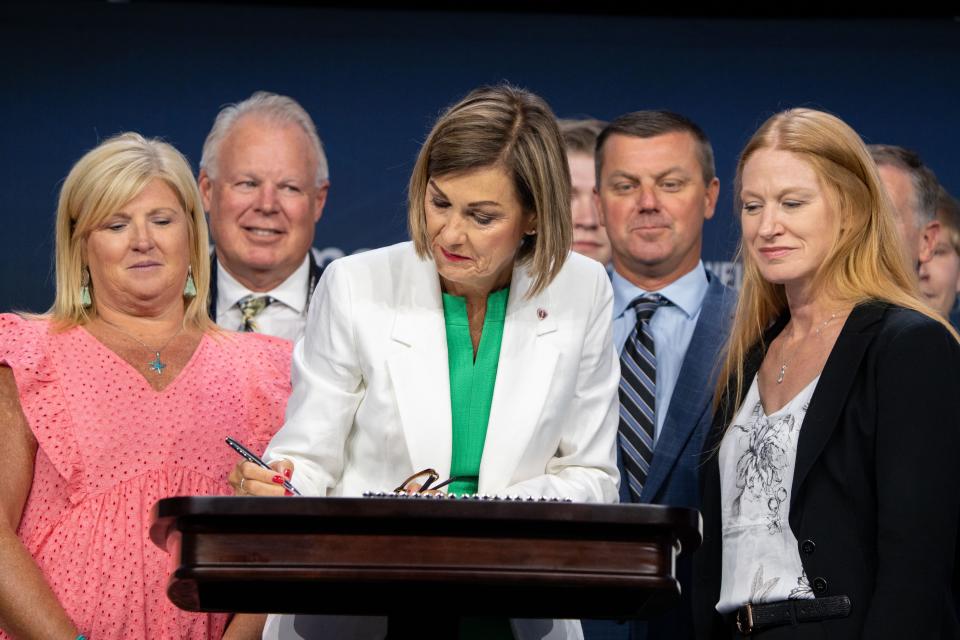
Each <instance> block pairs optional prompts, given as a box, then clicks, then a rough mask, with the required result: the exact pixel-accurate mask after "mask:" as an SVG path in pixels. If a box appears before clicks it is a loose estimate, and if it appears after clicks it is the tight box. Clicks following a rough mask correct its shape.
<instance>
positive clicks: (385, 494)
mask: <svg viewBox="0 0 960 640" xmlns="http://www.w3.org/2000/svg"><path fill="white" fill-rule="evenodd" d="M363 497H364V498H396V499H398V500H460V501H470V502H473V501H478V500H495V501H499V502H573V500H571V499H570V498H548V497H546V496H538V497H533V496H498V495H492V496H488V495H481V494H477V493H471V494H469V495H462V496H458V495H452V494H449V493H427V494H423V493H414V494H410V493H394V492H393V491H366V492H364V494H363Z"/></svg>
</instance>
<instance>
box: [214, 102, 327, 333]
mask: <svg viewBox="0 0 960 640" xmlns="http://www.w3.org/2000/svg"><path fill="white" fill-rule="evenodd" d="M199 182H200V193H201V195H202V197H203V206H204V208H205V209H206V211H207V214H208V215H209V217H210V235H211V237H212V238H213V244H214V251H213V253H212V255H211V278H210V287H211V291H210V317H211V318H212V319H213V320H214V321H215V322H216V323H217V324H219V325H220V326H222V327H224V328H226V329H233V330H239V331H257V332H260V333H265V334H269V335H274V336H279V337H281V338H286V339H287V340H294V341H295V340H297V339H299V338H300V337H301V335H302V334H303V327H304V324H305V322H306V314H307V308H308V306H309V304H310V298H311V296H312V294H313V289H314V288H315V287H316V285H317V282H318V281H319V280H320V274H321V273H322V270H323V269H322V266H321V265H320V264H319V263H318V261H317V258H316V256H315V255H314V253H313V252H312V251H311V247H312V245H313V236H314V228H315V226H316V223H317V222H318V221H319V220H320V216H321V215H322V214H323V206H324V204H325V203H326V199H327V191H328V190H329V187H330V181H329V172H328V169H327V158H326V156H325V155H324V152H323V145H322V144H321V142H320V138H319V136H318V135H317V130H316V127H315V126H314V124H313V120H311V118H310V116H309V114H307V112H306V111H305V110H304V109H303V107H301V106H300V105H299V104H298V103H297V102H296V101H295V100H293V99H292V98H289V97H287V96H281V95H277V94H273V93H268V92H265V91H258V92H256V93H254V94H253V95H252V96H250V97H249V98H247V99H246V100H244V101H242V102H238V103H236V104H231V105H228V106H227V107H224V108H223V109H222V110H221V111H220V113H218V114H217V117H216V119H215V120H214V123H213V128H212V129H211V130H210V133H209V134H208V135H207V139H206V141H205V142H204V144H203V157H202V159H201V161H200V175H199Z"/></svg>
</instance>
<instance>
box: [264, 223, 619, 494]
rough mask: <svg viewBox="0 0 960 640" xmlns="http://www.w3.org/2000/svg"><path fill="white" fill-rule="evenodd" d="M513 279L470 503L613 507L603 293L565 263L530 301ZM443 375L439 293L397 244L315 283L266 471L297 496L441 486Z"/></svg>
mask: <svg viewBox="0 0 960 640" xmlns="http://www.w3.org/2000/svg"><path fill="white" fill-rule="evenodd" d="M531 282H532V280H531V278H530V277H529V275H528V274H527V273H526V269H524V268H517V269H515V270H514V273H513V279H512V282H511V286H510V297H509V300H508V302H507V311H506V318H505V322H504V328H503V340H502V342H501V346H500V360H499V365H498V367H497V380H496V385H495V388H494V392H493V403H492V406H491V409H490V420H489V423H488V426H487V436H486V441H485V443H484V449H483V457H482V460H481V463H480V477H479V492H480V493H482V494H491V495H492V494H500V495H505V494H509V495H522V496H540V495H543V496H556V497H562V498H570V499H572V500H574V501H577V502H615V501H616V500H617V483H618V480H619V474H618V471H617V466H616V449H615V443H616V433H617V421H618V410H619V400H618V396H617V388H618V385H619V381H620V367H619V362H618V360H617V356H616V352H615V351H614V348H613V346H612V339H611V335H612V334H611V322H610V318H611V305H612V300H613V295H612V291H611V288H610V282H609V279H608V277H607V274H606V272H605V271H604V269H603V267H602V266H601V265H600V264H599V263H598V262H595V261H593V260H590V259H588V258H584V257H582V256H580V255H578V254H575V253H571V254H570V255H569V256H568V258H567V260H566V262H565V264H564V266H563V269H562V270H561V271H560V273H559V274H558V275H557V277H556V278H555V279H554V281H553V282H552V283H551V284H550V285H549V286H548V287H547V288H546V289H545V290H544V291H542V292H541V293H539V294H538V295H536V296H534V297H533V298H531V299H528V298H526V292H527V289H528V287H529V286H530V284H531ZM451 424H452V423H451V409H450V375H449V363H448V360H447V342H446V328H445V324H444V316H443V303H442V299H441V294H440V279H439V277H438V275H437V270H436V267H435V266H434V263H433V261H432V260H430V259H427V260H421V259H420V258H418V257H417V256H416V254H415V253H414V250H413V244H412V243H410V242H405V243H401V244H397V245H393V246H391V247H385V248H383V249H377V250H374V251H368V252H365V253H361V254H357V255H352V256H348V257H344V258H340V259H339V260H336V261H334V262H333V263H331V264H330V265H329V266H328V267H327V268H326V270H325V271H324V274H323V277H322V278H321V280H320V284H319V285H318V286H317V290H316V292H315V294H314V300H313V302H312V303H311V304H310V312H309V315H308V318H307V328H306V333H305V335H304V337H303V338H302V339H301V340H300V341H299V342H297V344H296V347H295V348H294V353H293V394H292V395H291V397H290V402H289V404H288V405H287V414H286V423H285V424H284V426H283V427H282V428H281V429H280V431H279V432H278V433H277V434H276V436H274V438H273V440H272V442H271V443H270V445H269V446H268V448H267V452H266V457H267V459H268V460H277V459H280V458H287V459H289V460H291V461H293V463H294V474H293V483H294V485H296V487H297V488H298V489H299V490H300V491H301V492H303V493H304V494H305V495H314V496H358V495H360V494H362V493H363V492H364V491H391V490H393V489H394V488H395V487H396V486H397V485H398V484H399V483H400V482H401V481H402V480H404V479H405V478H406V477H407V476H409V475H411V474H412V473H414V472H416V471H420V470H422V469H425V468H428V467H429V468H433V469H436V470H437V472H438V473H439V474H440V476H441V479H446V477H447V476H448V475H449V473H450V461H451V455H452V427H451Z"/></svg>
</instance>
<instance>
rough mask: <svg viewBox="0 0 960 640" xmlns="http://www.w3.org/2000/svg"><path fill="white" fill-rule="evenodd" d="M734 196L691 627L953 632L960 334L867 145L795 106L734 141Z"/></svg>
mask: <svg viewBox="0 0 960 640" xmlns="http://www.w3.org/2000/svg"><path fill="white" fill-rule="evenodd" d="M735 201H736V210H737V211H738V214H739V216H740V221H741V226H742V233H743V235H742V241H741V254H742V257H743V261H744V284H743V289H742V292H741V298H740V301H739V304H738V308H737V314H736V319H735V322H734V327H733V330H732V332H731V336H730V339H729V342H728V345H727V352H726V358H725V361H724V363H723V369H722V371H721V377H720V379H721V380H724V381H726V382H725V383H723V385H722V386H721V388H720V389H719V390H718V394H717V402H718V411H717V418H716V420H715V423H714V431H713V436H712V438H711V439H709V440H708V446H707V448H706V451H705V454H704V455H705V462H704V470H703V474H704V475H703V478H704V480H703V485H704V494H703V517H704V545H703V547H702V549H701V550H700V551H699V552H698V555H697V558H696V586H695V589H694V600H695V605H694V606H695V622H696V624H697V627H698V637H702V638H729V637H732V636H736V635H737V634H743V635H746V634H752V635H756V636H760V637H762V638H767V639H774V638H825V637H829V638H903V637H911V636H915V637H923V638H954V637H957V636H958V633H960V626H958V622H957V619H956V614H955V611H954V608H953V605H952V597H951V594H950V583H951V577H952V570H953V562H952V559H953V552H954V544H955V538H956V532H957V515H958V512H960V477H958V475H957V474H956V473H955V472H954V471H953V462H954V459H955V457H956V454H957V451H958V446H960V404H958V403H957V402H956V394H957V393H960V344H958V338H957V334H956V333H955V332H954V331H953V329H951V328H950V327H949V325H947V324H946V323H944V322H943V321H942V320H941V319H939V318H938V317H937V316H936V314H935V313H934V312H933V311H932V310H931V309H930V308H929V307H927V306H926V304H924V303H923V302H922V301H921V300H920V298H919V297H918V296H919V294H918V291H917V288H916V276H915V275H914V274H912V273H911V272H910V270H909V268H908V266H907V264H906V262H905V261H904V259H903V256H902V251H901V250H900V247H899V238H898V236H897V233H896V229H895V226H894V219H893V216H892V214H891V205H890V203H889V201H888V198H887V196H886V194H885V193H884V191H883V187H882V184H881V182H880V180H879V177H878V174H877V170H876V167H875V165H874V163H873V161H872V160H871V158H870V156H869V153H868V152H867V149H866V148H865V146H864V144H863V142H862V140H861V139H860V137H859V136H858V135H857V134H856V132H855V131H853V129H851V128H850V127H849V126H848V125H847V124H845V123H844V122H843V121H841V120H840V119H839V118H836V117H835V116H832V115H830V114H827V113H823V112H820V111H815V110H810V109H792V110H789V111H784V112H782V113H779V114H777V115H775V116H773V117H771V118H770V119H769V120H767V121H766V122H765V123H764V124H763V126H761V127H760V129H759V130H758V131H757V132H756V133H755V134H754V136H753V137H752V138H751V139H750V141H749V142H748V144H747V146H746V148H745V149H744V151H743V153H742V154H741V156H740V160H739V163H738V166H737V177H736V185H735Z"/></svg>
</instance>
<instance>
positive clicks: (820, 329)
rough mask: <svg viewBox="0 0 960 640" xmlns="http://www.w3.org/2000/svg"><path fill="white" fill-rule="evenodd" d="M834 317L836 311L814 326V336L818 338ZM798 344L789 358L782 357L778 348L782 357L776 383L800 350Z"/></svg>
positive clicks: (781, 350)
mask: <svg viewBox="0 0 960 640" xmlns="http://www.w3.org/2000/svg"><path fill="white" fill-rule="evenodd" d="M836 317H837V314H836V313H831V314H830V317H829V318H827V319H826V320H824V321H823V322H822V323H820V326H819V327H817V328H816V330H815V331H814V334H815V336H816V337H817V338H819V337H820V334H821V333H822V332H823V330H824V329H826V328H827V325H828V324H830V322H832V321H833V320H834V319H835V318H836ZM801 344H802V343H801ZM800 346H801V345H799V344H798V345H797V346H796V347H794V348H793V353H791V354H790V357H789V358H783V347H781V348H780V357H781V358H782V362H781V364H780V373H779V375H777V384H780V383H782V382H783V377H784V376H785V375H786V374H787V365H789V364H790V361H791V360H793V357H794V356H795V355H797V351H799V350H800Z"/></svg>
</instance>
